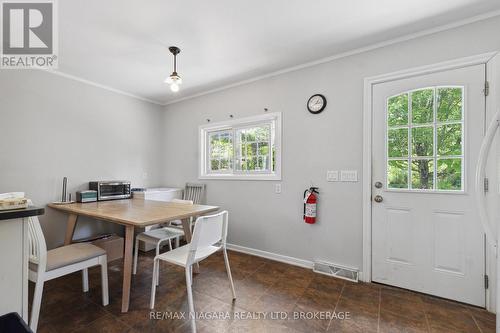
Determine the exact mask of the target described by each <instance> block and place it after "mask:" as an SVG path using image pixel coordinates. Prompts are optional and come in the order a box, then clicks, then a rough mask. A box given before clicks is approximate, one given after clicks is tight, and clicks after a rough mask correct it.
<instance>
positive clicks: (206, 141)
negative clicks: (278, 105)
mask: <svg viewBox="0 0 500 333" xmlns="http://www.w3.org/2000/svg"><path fill="white" fill-rule="evenodd" d="M200 155H201V156H200V178H202V179H209V178H219V179H263V180H266V179H267V180H280V179H281V113H270V114H265V115H262V116H256V117H249V118H244V119H238V120H231V121H227V122H221V123H214V124H207V125H204V126H200Z"/></svg>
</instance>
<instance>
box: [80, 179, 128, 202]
mask: <svg viewBox="0 0 500 333" xmlns="http://www.w3.org/2000/svg"><path fill="white" fill-rule="evenodd" d="M89 190H94V191H97V200H98V201H103V200H117V199H128V198H130V197H131V196H132V192H131V188H130V182H129V181H124V180H112V181H93V182H89Z"/></svg>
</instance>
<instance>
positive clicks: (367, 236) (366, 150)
mask: <svg viewBox="0 0 500 333" xmlns="http://www.w3.org/2000/svg"><path fill="white" fill-rule="evenodd" d="M496 54H497V52H489V53H484V54H479V55H476V56H471V57H466V58H460V59H455V60H450V61H446V62H441V63H437V64H434V65H428V66H422V67H417V68H412V69H408V70H403V71H398V72H393V73H389V74H383V75H378V76H373V77H368V78H365V80H364V98H363V274H362V278H363V281H364V282H371V280H372V267H371V266H372V198H371V196H372V114H373V109H372V104H373V86H374V85H375V84H379V83H384V82H389V81H394V80H400V79H405V78H410V77H414V76H419V75H424V74H431V73H437V72H441V71H446V70H452V69H457V68H461V67H466V66H473V65H479V64H486V63H487V62H488V61H489V60H491V59H492V58H493V57H494V56H495V55H496ZM487 308H488V304H487Z"/></svg>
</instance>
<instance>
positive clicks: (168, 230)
mask: <svg viewBox="0 0 500 333" xmlns="http://www.w3.org/2000/svg"><path fill="white" fill-rule="evenodd" d="M181 236H184V231H182V230H180V229H177V228H173V227H163V228H159V229H153V230H149V231H145V232H141V233H140V234H139V235H137V239H138V240H141V241H146V242H152V243H157V242H159V241H163V240H167V239H173V238H177V237H181Z"/></svg>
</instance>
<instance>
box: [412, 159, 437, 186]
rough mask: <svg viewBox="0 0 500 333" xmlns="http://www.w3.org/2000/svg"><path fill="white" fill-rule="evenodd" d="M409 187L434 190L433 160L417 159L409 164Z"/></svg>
mask: <svg viewBox="0 0 500 333" xmlns="http://www.w3.org/2000/svg"><path fill="white" fill-rule="evenodd" d="M411 187H412V189H420V190H431V189H433V188H434V160H432V159H422V160H421V159H418V160H413V161H412V162H411Z"/></svg>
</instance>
